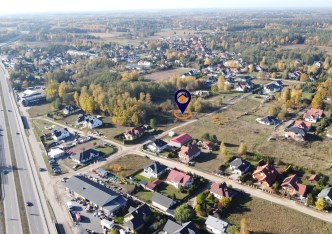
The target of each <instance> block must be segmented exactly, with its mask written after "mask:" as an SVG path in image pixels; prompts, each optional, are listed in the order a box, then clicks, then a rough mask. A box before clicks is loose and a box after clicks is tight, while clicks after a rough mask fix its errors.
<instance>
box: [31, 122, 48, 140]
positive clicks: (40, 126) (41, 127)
mask: <svg viewBox="0 0 332 234" xmlns="http://www.w3.org/2000/svg"><path fill="white" fill-rule="evenodd" d="M31 122H32V127H33V129H34V131H35V134H36V135H37V136H39V137H40V136H42V135H44V134H47V133H51V131H50V130H48V129H46V127H51V126H52V125H51V124H50V123H49V122H47V121H44V120H41V119H33V120H31ZM38 140H40V139H38Z"/></svg>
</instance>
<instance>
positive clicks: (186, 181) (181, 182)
mask: <svg viewBox="0 0 332 234" xmlns="http://www.w3.org/2000/svg"><path fill="white" fill-rule="evenodd" d="M166 182H167V183H169V184H171V185H173V186H174V187H176V188H180V187H186V188H188V187H190V186H191V185H192V183H193V178H192V176H191V175H187V174H186V173H184V172H181V171H178V170H175V169H173V170H171V172H170V173H169V174H168V176H167V179H166Z"/></svg>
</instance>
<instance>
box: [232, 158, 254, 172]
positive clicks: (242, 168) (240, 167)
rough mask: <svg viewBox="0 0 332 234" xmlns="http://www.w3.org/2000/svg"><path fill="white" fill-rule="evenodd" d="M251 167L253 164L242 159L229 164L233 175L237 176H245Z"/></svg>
mask: <svg viewBox="0 0 332 234" xmlns="http://www.w3.org/2000/svg"><path fill="white" fill-rule="evenodd" d="M250 166H251V164H250V163H249V162H248V161H246V160H244V159H242V158H236V159H234V160H233V161H232V162H230V164H229V167H230V169H231V170H232V173H233V174H237V175H243V174H245V173H246V172H247V171H248V170H249V169H250Z"/></svg>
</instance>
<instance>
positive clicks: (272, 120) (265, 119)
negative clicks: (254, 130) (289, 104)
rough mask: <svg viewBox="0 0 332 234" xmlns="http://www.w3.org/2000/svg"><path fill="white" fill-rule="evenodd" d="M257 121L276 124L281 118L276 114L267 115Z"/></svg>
mask: <svg viewBox="0 0 332 234" xmlns="http://www.w3.org/2000/svg"><path fill="white" fill-rule="evenodd" d="M256 121H257V122H258V123H260V124H264V125H276V124H278V123H280V120H278V119H276V118H275V117H274V116H265V117H263V118H258V119H256Z"/></svg>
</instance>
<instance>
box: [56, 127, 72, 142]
mask: <svg viewBox="0 0 332 234" xmlns="http://www.w3.org/2000/svg"><path fill="white" fill-rule="evenodd" d="M68 137H70V132H69V131H68V129H67V128H59V127H55V128H53V130H52V138H53V140H54V141H55V142H58V141H61V140H63V139H66V138H68Z"/></svg>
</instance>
